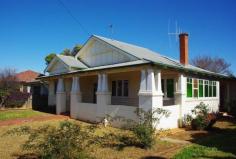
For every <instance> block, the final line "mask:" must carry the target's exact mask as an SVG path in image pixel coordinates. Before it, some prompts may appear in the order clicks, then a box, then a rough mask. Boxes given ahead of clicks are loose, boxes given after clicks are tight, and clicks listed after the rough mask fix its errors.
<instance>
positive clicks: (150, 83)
mask: <svg viewBox="0 0 236 159" xmlns="http://www.w3.org/2000/svg"><path fill="white" fill-rule="evenodd" d="M147 91H148V92H152V93H156V84H155V78H154V71H153V69H148V70H147Z"/></svg>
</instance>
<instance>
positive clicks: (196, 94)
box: [194, 89, 198, 98]
mask: <svg viewBox="0 0 236 159" xmlns="http://www.w3.org/2000/svg"><path fill="white" fill-rule="evenodd" d="M194 97H195V98H197V97H198V90H197V89H194Z"/></svg>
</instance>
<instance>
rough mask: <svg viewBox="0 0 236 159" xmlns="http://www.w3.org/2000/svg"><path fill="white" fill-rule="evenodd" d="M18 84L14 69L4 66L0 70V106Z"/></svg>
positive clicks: (2, 105) (3, 104)
mask: <svg viewBox="0 0 236 159" xmlns="http://www.w3.org/2000/svg"><path fill="white" fill-rule="evenodd" d="M18 84H19V83H18V81H17V78H16V71H15V69H11V68H5V69H3V70H0V107H4V106H5V102H6V100H7V98H8V97H9V95H10V94H11V92H14V91H15V90H17V89H18Z"/></svg>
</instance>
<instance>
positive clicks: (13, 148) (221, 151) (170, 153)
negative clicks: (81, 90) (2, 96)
mask: <svg viewBox="0 0 236 159" xmlns="http://www.w3.org/2000/svg"><path fill="white" fill-rule="evenodd" d="M5 112H6V111H5ZM2 113H3V112H0V118H2V116H1V115H2ZM8 113H9V114H21V115H19V116H20V117H32V116H35V115H42V114H44V113H40V112H36V111H31V110H28V112H27V110H23V111H22V110H20V111H18V110H17V111H16V110H14V111H9V112H8ZM8 113H7V114H8ZM5 114H6V113H5ZM22 114H27V115H22ZM9 116H11V115H9ZM16 116H18V115H13V117H14V118H15V117H16ZM19 116H18V118H19ZM6 119H12V117H5V118H4V120H6ZM62 120H63V119H57V120H50V121H35V122H30V123H25V124H22V125H21V126H30V127H32V128H37V127H40V126H43V125H45V124H49V125H54V126H57V125H58V124H59V123H60V122H61V121H62ZM69 120H70V121H73V122H76V123H78V124H81V125H82V126H83V125H84V126H86V125H90V124H87V123H84V122H80V121H77V120H72V119H69ZM15 127H19V126H13V125H12V126H2V127H0V157H1V158H4V159H11V158H19V157H22V156H26V157H25V158H29V157H31V158H32V156H33V155H32V152H26V151H22V149H21V145H22V144H23V143H24V142H25V141H26V140H27V136H8V135H7V136H3V134H5V133H6V132H7V131H8V130H11V129H13V128H15ZM105 133H116V134H118V133H130V132H129V131H124V130H121V129H116V128H111V127H103V126H98V128H97V130H96V132H95V134H94V135H97V136H102V135H104V134H105ZM185 133H188V135H189V136H191V139H190V138H189V141H191V142H192V143H193V144H189V145H187V146H186V145H183V144H174V143H169V142H164V141H160V140H158V141H157V145H156V146H155V147H154V148H153V149H149V150H145V149H141V148H138V147H136V146H132V145H113V146H110V145H109V146H101V145H100V144H94V145H92V146H91V147H90V148H89V149H88V152H89V154H90V155H91V156H92V157H94V158H98V159H100V158H102V159H106V158H109V159H117V158H124V159H136V158H141V159H150V158H160V159H161V158H175V159H191V158H216V159H223V158H235V159H236V123H235V122H234V121H229V120H222V121H218V122H217V123H216V125H215V126H214V129H213V130H212V131H211V132H204V135H202V136H201V135H200V136H199V135H197V134H196V133H191V132H189V131H186V132H185ZM183 136H184V137H185V136H187V135H186V134H182V139H183V138H184V137H183ZM169 137H171V136H169ZM172 137H176V138H177V139H178V138H181V137H180V136H178V135H172ZM110 142H111V144H113V143H114V141H110ZM27 155H28V156H27Z"/></svg>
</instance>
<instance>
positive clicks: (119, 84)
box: [117, 80, 122, 96]
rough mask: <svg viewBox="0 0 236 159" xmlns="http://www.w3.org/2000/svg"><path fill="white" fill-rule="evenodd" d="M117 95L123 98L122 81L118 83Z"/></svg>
mask: <svg viewBox="0 0 236 159" xmlns="http://www.w3.org/2000/svg"><path fill="white" fill-rule="evenodd" d="M117 95H118V96H122V81H121V80H118V81H117Z"/></svg>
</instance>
